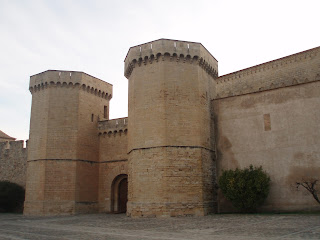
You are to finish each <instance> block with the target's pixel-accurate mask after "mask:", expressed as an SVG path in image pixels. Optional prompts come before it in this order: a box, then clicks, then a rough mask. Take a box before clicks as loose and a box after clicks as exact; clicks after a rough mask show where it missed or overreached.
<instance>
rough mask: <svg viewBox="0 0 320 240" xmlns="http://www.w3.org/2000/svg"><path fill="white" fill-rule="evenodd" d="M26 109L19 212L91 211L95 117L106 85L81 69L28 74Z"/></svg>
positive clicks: (102, 109) (105, 102) (104, 111)
mask: <svg viewBox="0 0 320 240" xmlns="http://www.w3.org/2000/svg"><path fill="white" fill-rule="evenodd" d="M30 92H31V93H32V109H31V121H30V139H29V146H28V166H27V183H26V201H25V210H24V213H25V214H33V215H35V214H40V215H49V214H50V215H52V214H70V213H71V214H72V213H81V212H87V211H90V212H94V211H96V210H97V205H98V203H97V201H98V167H99V166H98V164H96V163H97V162H98V156H99V149H98V146H99V144H98V141H99V139H98V133H97V122H98V120H99V119H103V118H106V119H108V110H109V100H110V99H111V97H112V85H110V84H108V83H106V82H103V81H101V80H99V79H97V78H95V77H92V76H90V75H87V74H85V73H83V72H70V71H45V72H43V73H39V74H37V75H34V76H31V78H30Z"/></svg>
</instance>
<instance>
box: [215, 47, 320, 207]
mask: <svg viewBox="0 0 320 240" xmlns="http://www.w3.org/2000/svg"><path fill="white" fill-rule="evenodd" d="M319 80H320V48H319V47H318V48H314V49H311V50H308V51H304V52H301V53H297V54H294V55H291V56H288V57H284V58H281V59H277V60H274V61H271V62H268V63H265V64H260V65H258V66H254V67H252V68H248V69H244V70H241V71H238V72H235V73H231V74H228V75H225V76H222V77H219V78H218V79H217V80H216V82H217V85H216V86H217V90H216V93H217V96H216V99H214V100H213V108H212V111H213V113H214V115H215V123H216V133H215V136H216V139H217V154H218V161H217V168H218V173H219V174H221V171H222V169H230V168H236V167H241V168H242V167H247V166H249V165H250V164H253V165H255V166H260V165H261V166H263V168H264V169H265V170H266V171H267V173H268V174H270V176H271V192H270V194H269V197H268V200H267V202H266V203H265V205H264V207H263V209H264V210H268V211H295V210H310V209H319V206H318V204H317V203H316V201H314V199H313V198H312V197H311V196H310V195H309V193H308V192H307V191H305V190H302V189H301V190H300V191H297V189H296V188H295V182H296V181H300V180H301V179H302V178H319V176H320V175H319V173H320V164H319V163H320V150H319V146H320V131H319V127H318V125H319V122H320V81H319ZM218 201H219V203H218V205H219V211H221V212H224V211H233V210H234V209H233V208H232V207H231V205H230V203H228V202H227V201H226V200H225V199H224V198H223V196H222V194H221V193H219V198H218Z"/></svg>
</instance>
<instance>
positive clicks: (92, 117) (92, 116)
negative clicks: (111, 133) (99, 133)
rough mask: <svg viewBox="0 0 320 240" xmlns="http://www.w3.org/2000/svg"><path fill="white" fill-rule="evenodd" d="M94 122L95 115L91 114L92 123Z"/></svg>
mask: <svg viewBox="0 0 320 240" xmlns="http://www.w3.org/2000/svg"><path fill="white" fill-rule="evenodd" d="M93 120H94V115H93V113H92V114H91V122H93Z"/></svg>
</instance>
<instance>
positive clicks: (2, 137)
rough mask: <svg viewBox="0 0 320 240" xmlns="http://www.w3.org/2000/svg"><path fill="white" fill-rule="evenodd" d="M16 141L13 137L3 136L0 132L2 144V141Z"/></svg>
mask: <svg viewBox="0 0 320 240" xmlns="http://www.w3.org/2000/svg"><path fill="white" fill-rule="evenodd" d="M14 140H16V139H15V138H13V137H10V136H9V135H7V134H5V133H4V132H2V131H1V130H0V142H3V141H14Z"/></svg>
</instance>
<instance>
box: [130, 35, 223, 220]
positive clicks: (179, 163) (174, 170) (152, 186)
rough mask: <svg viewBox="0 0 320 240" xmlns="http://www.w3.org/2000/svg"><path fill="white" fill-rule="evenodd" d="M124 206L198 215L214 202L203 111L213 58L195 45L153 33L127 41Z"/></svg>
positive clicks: (141, 211)
mask: <svg viewBox="0 0 320 240" xmlns="http://www.w3.org/2000/svg"><path fill="white" fill-rule="evenodd" d="M125 76H126V77H127V78H128V80H129V119H130V121H129V126H128V154H129V160H128V161H129V162H128V164H129V165H128V168H129V170H128V171H129V173H128V182H129V192H128V211H127V214H128V215H129V216H132V217H139V216H178V215H205V214H207V213H209V212H212V211H214V209H215V205H216V199H215V192H214V185H215V152H214V148H213V146H214V143H213V141H214V140H213V129H212V128H213V127H212V128H211V126H213V124H212V116H211V113H210V108H211V107H210V103H211V99H212V98H211V96H212V95H213V92H212V91H213V87H212V85H213V80H214V79H215V78H217V76H218V63H217V61H216V59H215V58H214V57H213V56H212V55H211V54H210V53H209V52H208V51H207V50H206V49H205V48H204V47H203V46H202V45H201V44H200V43H193V42H182V41H175V40H167V39H160V40H156V41H153V42H149V43H146V44H142V45H138V46H135V47H131V48H130V49H129V52H128V54H127V56H126V59H125Z"/></svg>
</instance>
